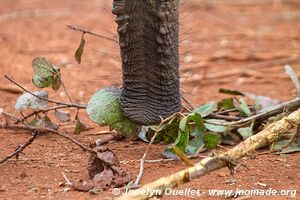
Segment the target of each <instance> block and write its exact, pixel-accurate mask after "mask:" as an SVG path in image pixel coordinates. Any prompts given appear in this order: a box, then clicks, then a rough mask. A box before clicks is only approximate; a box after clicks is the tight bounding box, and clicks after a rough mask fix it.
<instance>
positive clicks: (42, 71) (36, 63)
mask: <svg viewBox="0 0 300 200" xmlns="http://www.w3.org/2000/svg"><path fill="white" fill-rule="evenodd" d="M32 67H33V71H34V73H35V74H36V75H38V76H39V77H40V78H42V79H49V77H52V76H53V74H55V70H54V68H53V66H52V64H51V63H50V62H49V61H48V60H47V59H46V58H44V57H36V58H34V59H33V61H32Z"/></svg>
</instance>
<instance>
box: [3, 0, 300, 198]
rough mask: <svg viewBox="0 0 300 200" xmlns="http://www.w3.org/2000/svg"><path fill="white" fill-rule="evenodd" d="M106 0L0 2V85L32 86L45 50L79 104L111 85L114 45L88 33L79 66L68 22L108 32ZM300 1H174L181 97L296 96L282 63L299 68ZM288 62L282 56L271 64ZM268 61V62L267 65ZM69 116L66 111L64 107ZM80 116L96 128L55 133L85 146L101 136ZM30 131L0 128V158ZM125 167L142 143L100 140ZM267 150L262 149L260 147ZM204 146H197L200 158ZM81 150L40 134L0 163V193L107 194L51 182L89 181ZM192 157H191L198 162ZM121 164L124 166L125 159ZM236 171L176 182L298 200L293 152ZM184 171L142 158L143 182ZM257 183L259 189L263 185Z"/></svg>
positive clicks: (154, 152) (299, 182)
mask: <svg viewBox="0 0 300 200" xmlns="http://www.w3.org/2000/svg"><path fill="white" fill-rule="evenodd" d="M111 4H112V2H111V0H109V1H107V0H89V1H80V0H64V1H61V0H60V1H59V0H52V1H44V0H0V85H1V88H3V87H11V85H12V84H11V83H9V82H8V81H7V80H6V79H5V78H4V77H3V75H8V76H10V77H12V78H13V79H14V80H16V81H17V82H18V83H20V84H21V85H23V86H24V87H26V88H28V89H30V90H32V91H34V90H36V88H34V86H33V85H32V83H31V77H32V74H33V71H32V68H31V61H32V59H33V58H34V57H36V56H45V57H47V58H48V59H49V60H51V62H52V63H55V64H61V65H64V67H62V69H61V71H62V75H63V78H64V82H65V84H66V86H67V88H68V90H69V93H70V95H71V97H72V98H73V100H74V101H76V102H78V103H82V104H84V103H87V102H88V100H89V97H90V96H91V95H92V94H93V93H94V92H95V91H96V90H97V89H99V88H102V87H106V86H119V85H120V84H121V67H120V59H119V49H118V44H117V43H114V42H111V41H107V40H104V39H100V38H96V37H93V36H90V35H86V40H87V43H86V47H85V51H84V54H83V58H82V63H81V64H80V65H78V64H77V63H76V62H75V60H74V57H73V55H74V51H75V49H76V48H77V46H78V44H79V40H80V37H81V33H80V32H75V31H71V30H69V29H67V28H66V25H67V24H72V25H76V26H80V27H83V28H86V29H89V30H91V31H94V32H97V33H100V34H103V35H107V36H109V37H115V38H117V35H116V31H115V29H116V25H115V23H114V16H113V15H112V14H111V12H110V10H111ZM299 23H300V2H299V1H297V0H281V1H275V0H274V1H271V0H262V1H258V0H253V1H246V0H243V1H233V0H229V1H222V0H213V1H209V0H201V1H200V0H188V1H186V2H185V3H183V2H182V3H181V14H180V56H181V57H180V59H181V64H180V65H181V66H180V71H181V86H182V93H183V95H184V96H185V97H186V98H187V99H189V100H190V101H191V102H192V104H193V105H195V106H197V105H200V104H201V103H205V102H208V101H214V100H218V99H222V98H223V97H224V95H221V94H219V93H218V89H219V88H221V87H222V88H231V89H238V90H241V91H247V92H252V93H255V94H258V95H265V96H269V97H272V98H276V99H280V100H281V101H286V100H289V99H292V98H293V96H294V93H295V91H294V89H293V85H292V84H291V82H290V80H289V79H288V77H287V76H286V75H285V73H284V69H283V66H284V64H290V65H291V66H293V67H294V68H295V69H296V71H297V72H299V73H300V70H299V64H300V62H299V59H297V58H299V56H300V35H299V33H300V26H299ZM290 57H293V59H287V60H286V63H281V62H277V60H278V59H286V58H290ZM268 62H271V64H269V65H268V66H266V65H265V63H268ZM48 91H49V94H50V95H49V96H50V98H52V99H57V100H61V101H67V99H66V97H65V96H64V93H63V90H60V91H59V92H53V91H51V90H48ZM0 97H1V98H0V107H1V108H4V110H5V111H8V112H13V113H15V111H14V103H15V101H16V98H17V95H16V94H12V93H10V92H5V91H0ZM72 114H74V112H72ZM81 119H82V121H84V122H85V123H86V124H87V125H88V126H89V127H94V129H92V130H89V131H87V132H84V133H82V134H81V135H73V133H72V129H73V128H74V123H73V122H72V123H68V124H63V125H62V126H61V131H62V132H66V134H68V135H70V136H72V137H74V138H75V139H76V140H78V141H80V142H82V143H84V144H89V142H90V141H94V140H95V139H97V138H99V137H103V136H99V135H95V133H97V132H98V131H99V130H103V128H100V127H98V126H97V125H95V124H93V123H92V122H91V121H90V120H89V119H88V118H87V116H86V114H85V112H84V111H82V112H81ZM29 137H30V135H29V133H26V132H17V131H12V130H0V158H3V157H5V156H6V155H8V154H9V153H11V152H13V151H14V150H15V149H16V147H17V146H18V145H19V144H22V143H24V142H25V141H26V140H27V138H29ZM107 146H108V147H109V148H111V149H112V150H113V151H114V152H115V153H116V154H117V155H118V156H119V158H120V160H121V161H122V163H123V164H122V166H123V167H126V168H128V169H130V170H131V171H132V173H133V177H135V175H136V174H137V173H138V170H139V162H138V161H137V160H138V159H140V158H141V157H142V155H143V154H144V152H145V149H146V147H147V144H146V143H143V142H141V141H130V140H125V141H120V142H114V143H110V144H108V145H107ZM163 149H164V145H162V144H154V145H153V146H152V148H151V152H150V154H149V156H148V158H149V159H159V158H161V153H162V152H163ZM262 151H263V152H266V151H267V150H262ZM206 154H207V153H204V154H203V155H204V156H205V155H206ZM88 157H89V156H88V154H87V153H84V152H83V151H82V150H81V149H80V148H78V147H77V146H76V145H74V144H73V143H71V142H69V141H66V140H64V139H63V138H60V137H57V136H54V135H50V134H46V135H43V136H40V137H39V138H38V139H36V140H35V141H34V143H33V144H32V145H30V146H29V147H28V148H27V149H25V150H24V152H23V153H22V154H20V158H19V160H15V159H11V160H9V161H7V162H6V163H4V164H1V165H0V199H1V200H2V199H3V200H4V199H110V198H112V197H113V195H112V191H111V190H108V191H104V192H102V193H99V194H98V195H92V194H89V193H84V192H78V191H72V190H71V191H67V192H66V191H64V187H60V186H59V183H60V182H62V181H64V179H63V176H62V172H64V173H65V174H66V175H67V177H69V179H71V180H76V179H79V178H82V179H87V178H88V174H87V169H86V168H87V161H88ZM197 160H198V159H196V160H192V161H193V162H197ZM124 163H125V164H124ZM241 163H243V164H244V165H246V166H247V168H246V167H240V168H239V169H238V171H237V173H236V174H234V175H230V173H229V170H228V169H226V168H224V169H221V170H218V171H214V172H211V173H210V174H207V175H205V176H203V177H200V178H198V179H196V180H193V181H191V182H190V183H187V184H184V185H181V186H180V187H179V189H185V188H192V189H200V190H201V191H203V192H206V193H205V194H203V196H202V197H205V199H225V197H216V196H209V195H208V194H207V192H208V190H209V189H236V188H239V189H248V190H250V189H264V190H268V189H269V188H273V189H276V190H282V189H290V190H297V197H290V196H249V195H248V196H244V197H243V198H240V199H274V200H279V199H300V167H299V166H300V153H294V154H288V155H282V156H276V155H271V154H258V155H257V156H255V157H253V158H248V157H247V158H244V159H242V161H241ZM184 168H186V166H185V164H183V163H181V162H180V161H169V162H160V163H152V164H151V163H147V164H146V165H145V173H144V176H143V178H142V184H145V183H149V182H151V181H154V180H155V179H157V178H160V177H162V176H166V175H168V174H172V173H174V172H177V171H179V170H180V169H184ZM259 183H263V184H266V186H262V184H259ZM162 199H172V200H174V199H199V197H197V196H165V197H162Z"/></svg>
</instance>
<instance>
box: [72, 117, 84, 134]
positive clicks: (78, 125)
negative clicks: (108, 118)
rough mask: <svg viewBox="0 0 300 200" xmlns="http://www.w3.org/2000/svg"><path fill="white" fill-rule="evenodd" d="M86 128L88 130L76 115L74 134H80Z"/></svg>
mask: <svg viewBox="0 0 300 200" xmlns="http://www.w3.org/2000/svg"><path fill="white" fill-rule="evenodd" d="M84 130H86V126H85V125H84V124H83V123H82V122H81V121H80V119H79V117H78V116H76V126H75V129H74V134H76V135H79V134H80V133H81V132H82V131H84Z"/></svg>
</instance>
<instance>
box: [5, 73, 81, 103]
mask: <svg viewBox="0 0 300 200" xmlns="http://www.w3.org/2000/svg"><path fill="white" fill-rule="evenodd" d="M4 77H5V78H6V79H8V80H9V81H10V82H12V83H13V84H15V85H16V86H18V87H19V88H21V89H22V90H24V91H25V92H28V93H29V94H31V95H32V96H35V97H36V98H39V99H42V100H44V101H48V102H50V103H55V104H57V105H65V106H68V107H75V108H78V109H85V108H86V106H85V105H79V104H69V103H64V102H59V101H54V100H51V99H46V98H43V97H40V96H38V95H35V94H33V93H32V92H30V91H29V90H27V89H26V88H24V87H23V86H21V85H20V84H19V83H17V82H16V81H14V80H13V79H11V78H10V77H8V76H7V75H4Z"/></svg>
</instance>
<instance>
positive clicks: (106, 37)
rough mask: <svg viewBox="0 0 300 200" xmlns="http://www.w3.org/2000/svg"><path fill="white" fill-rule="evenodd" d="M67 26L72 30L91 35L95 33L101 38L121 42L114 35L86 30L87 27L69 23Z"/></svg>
mask: <svg viewBox="0 0 300 200" xmlns="http://www.w3.org/2000/svg"><path fill="white" fill-rule="evenodd" d="M67 27H68V28H69V29H71V30H74V31H80V32H82V33H87V34H90V35H93V36H96V37H99V38H103V39H106V40H109V41H112V42H115V43H119V41H118V40H116V39H115V38H112V37H108V36H105V35H100V34H98V33H94V32H91V31H89V30H85V29H82V28H79V27H75V26H72V25H67Z"/></svg>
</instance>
